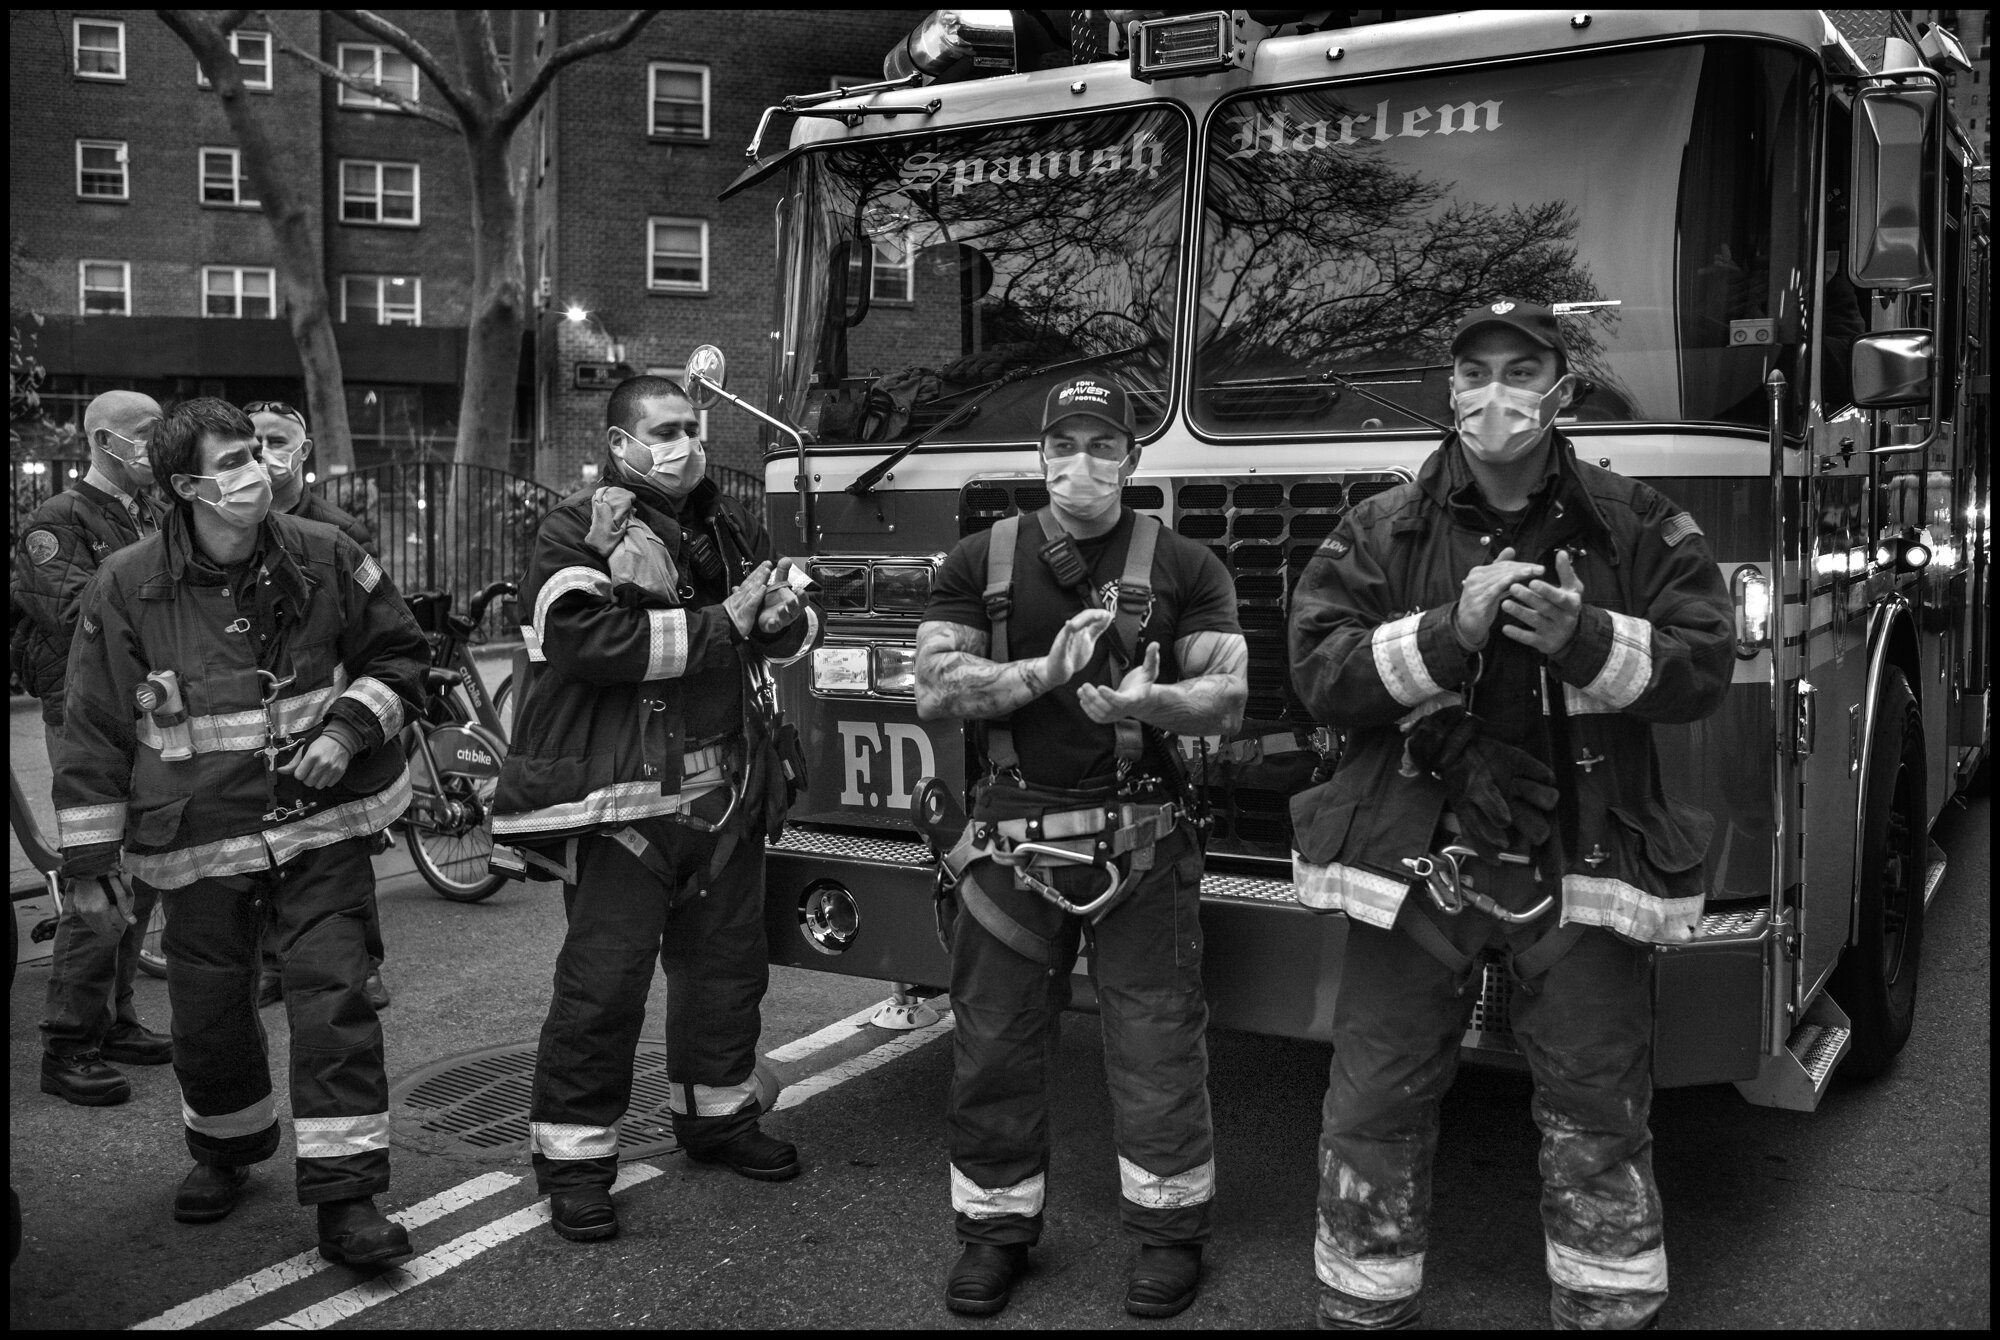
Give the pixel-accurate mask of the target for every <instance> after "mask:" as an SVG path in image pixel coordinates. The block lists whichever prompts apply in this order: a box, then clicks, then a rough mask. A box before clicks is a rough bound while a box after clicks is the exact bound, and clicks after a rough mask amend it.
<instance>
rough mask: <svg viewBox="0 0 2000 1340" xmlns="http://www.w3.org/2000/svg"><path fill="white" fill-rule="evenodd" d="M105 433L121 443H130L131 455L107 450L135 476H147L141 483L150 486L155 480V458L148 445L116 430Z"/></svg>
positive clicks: (106, 430) (111, 429)
mask: <svg viewBox="0 0 2000 1340" xmlns="http://www.w3.org/2000/svg"><path fill="white" fill-rule="evenodd" d="M104 431H105V432H107V433H109V434H111V436H113V437H115V438H117V439H118V440H119V441H120V442H125V443H129V444H130V445H131V448H132V450H131V451H130V452H129V453H127V452H122V451H112V449H111V448H110V447H106V448H105V450H106V451H109V452H111V455H112V456H113V457H114V458H116V460H117V461H118V463H119V464H120V465H122V466H124V467H125V468H126V469H127V470H130V471H131V472H132V473H133V474H136V475H143V476H145V478H144V479H143V480H142V481H141V482H142V483H148V484H150V483H151V482H152V480H153V458H152V456H151V455H150V454H149V448H148V447H147V446H146V444H145V443H144V442H136V441H133V439H131V438H129V437H127V436H125V434H123V433H121V432H119V431H118V430H117V429H116V428H107V429H105V430H104Z"/></svg>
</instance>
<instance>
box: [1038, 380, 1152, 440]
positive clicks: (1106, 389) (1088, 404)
mask: <svg viewBox="0 0 2000 1340" xmlns="http://www.w3.org/2000/svg"><path fill="white" fill-rule="evenodd" d="M1079 415H1081V416H1082V417H1084V418H1087V419H1096V420H1098V421H1099V422H1101V423H1107V424H1109V425H1111V426H1112V427H1113V428H1116V429H1118V430H1119V431H1120V432H1122V433H1124V434H1125V436H1127V437H1131V438H1136V437H1138V436H1139V430H1138V428H1137V427H1136V426H1135V425H1134V424H1133V422H1132V401H1131V399H1130V398H1129V397H1128V396H1127V395H1126V394H1125V388H1124V387H1122V386H1119V385H1118V384H1116V383H1115V382H1110V381H1106V380H1105V379H1104V378H1102V377H1071V378H1070V379H1069V380H1068V381H1066V382H1063V383H1061V384H1059V385H1058V386H1057V387H1056V388H1055V389H1054V390H1053V391H1050V392H1049V398H1048V401H1047V403H1046V404H1044V405H1043V407H1042V431H1043V432H1044V433H1046V432H1048V431H1049V429H1051V428H1053V427H1055V426H1056V425H1057V424H1058V423H1060V422H1062V421H1063V420H1064V419H1072V418H1076V417H1077V416H1079Z"/></svg>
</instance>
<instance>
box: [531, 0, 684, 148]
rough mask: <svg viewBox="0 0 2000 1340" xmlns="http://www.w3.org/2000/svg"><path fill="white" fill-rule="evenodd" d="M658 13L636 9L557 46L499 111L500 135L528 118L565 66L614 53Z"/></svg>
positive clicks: (653, 10)
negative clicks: (620, 19)
mask: <svg viewBox="0 0 2000 1340" xmlns="http://www.w3.org/2000/svg"><path fill="white" fill-rule="evenodd" d="M659 13H660V11H659V10H657V9H635V10H633V11H632V12H631V13H630V14H628V15H626V16H625V21H624V22H623V23H621V24H619V25H618V26H617V27H616V28H606V29H604V30H603V31H601V32H595V33H592V34H590V35H589V36H588V37H579V38H577V39H576V41H574V42H571V43H569V44H568V45H566V46H560V47H557V48H556V49H555V51H554V52H552V53H550V55H549V58H548V59H547V60H545V61H543V62H542V68H541V69H539V70H537V71H535V77H534V78H533V79H532V80H530V81H529V83H528V84H527V85H526V86H525V87H524V88H522V89H521V91H520V92H519V93H516V94H515V95H514V96H513V97H511V98H509V99H508V100H507V105H506V106H505V107H502V108H501V109H500V115H499V117H498V118H497V120H496V121H495V123H494V124H495V126H496V127H497V128H498V130H499V131H500V133H501V134H503V135H511V134H513V133H514V128H515V127H516V126H518V125H520V124H521V122H522V121H524V120H526V119H527V116H528V113H529V112H531V111H533V110H534V106H535V104H536V103H537V102H539V101H540V100H541V97H542V94H543V93H545V92H547V91H548V87H549V85H550V84H552V83H554V82H555V77H556V75H557V74H558V73H559V72H560V71H561V70H562V68H563V67H564V66H566V65H574V64H575V63H576V62H578V61H580V60H582V59H584V58H585V57H587V56H596V55H601V54H602V53H604V52H606V51H616V50H617V49H618V48H620V47H622V46H624V45H626V44H627V43H629V42H630V41H631V40H632V39H633V38H635V37H637V36H638V35H639V30H640V29H642V28H644V27H645V26H646V25H647V24H649V23H651V22H652V21H653V20H654V18H655V17H657V16H658V15H659ZM521 57H522V53H521V52H518V51H517V52H515V53H514V59H515V61H516V62H519V61H520V59H521ZM515 82H516V83H517V84H518V83H519V82H520V81H519V80H518V79H517V80H515Z"/></svg>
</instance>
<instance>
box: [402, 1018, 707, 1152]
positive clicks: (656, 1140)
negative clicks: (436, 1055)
mask: <svg viewBox="0 0 2000 1340" xmlns="http://www.w3.org/2000/svg"><path fill="white" fill-rule="evenodd" d="M535 1050H536V1044H535V1043H533V1042H515V1043H509V1044H508V1045H506V1046H504V1047H486V1048H483V1049H481V1050H479V1051H475V1052H465V1053H464V1054H462V1055H459V1056H447V1057H444V1058H443V1059H441V1060H437V1061H432V1062H431V1063H430V1064H429V1065H426V1066H424V1067H422V1068H421V1069H419V1070H417V1071H416V1072H415V1073H414V1074H412V1075H409V1076H408V1077H406V1078H404V1079H402V1080H399V1081H398V1082H397V1083H396V1085H395V1086H394V1087H393V1088H392V1089H390V1091H389V1106H390V1108H391V1109H392V1110H398V1109H399V1110H400V1112H401V1114H402V1115H404V1116H406V1117H408V1118H410V1119H412V1120H414V1121H415V1122H416V1123H417V1125H418V1127H419V1128H420V1129H422V1130H424V1131H426V1132H428V1133H429V1134H431V1135H433V1136H437V1137H440V1138H441V1143H443V1144H445V1145H447V1146H449V1147H450V1148H451V1152H454V1153H458V1154H472V1155H479V1156H484V1157H492V1158H502V1157H507V1156H509V1155H519V1154H525V1153H526V1152H527V1149H528V1103H529V1099H530V1096H531V1094H532V1091H533V1087H534V1079H535ZM667 1095H668V1087H667V1044H666V1043H665V1042H664V1041H663V1040H661V1039H659V1038H641V1039H640V1040H639V1050H638V1055H637V1056H636V1057H635V1058H634V1060H633V1063H632V1105H631V1106H630V1107H629V1108H628V1109H627V1110H626V1112H625V1118H624V1120H622V1121H620V1122H619V1123H618V1156H619V1157H620V1158H622V1159H632V1158H646V1157H649V1156H651V1155H654V1154H667V1153H671V1152H673V1151H674V1150H676V1149H678V1148H680V1146H679V1145H677V1144H675V1143H674V1131H673V1118H672V1117H671V1116H670V1115H669V1114H668V1111H667Z"/></svg>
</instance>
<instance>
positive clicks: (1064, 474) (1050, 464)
mask: <svg viewBox="0 0 2000 1340" xmlns="http://www.w3.org/2000/svg"><path fill="white" fill-rule="evenodd" d="M1044 462H1045V468H1046V469H1047V471H1048V482H1049V496H1050V497H1051V498H1053V499H1055V500H1056V501H1057V502H1059V503H1061V504H1062V508H1063V510H1064V511H1065V512H1068V513H1070V514H1071V515H1072V516H1075V517H1078V518H1081V519H1082V520H1085V521H1095V520H1097V519H1098V518H1100V517H1102V516H1103V515H1104V514H1105V513H1106V512H1109V511H1110V510H1111V509H1112V508H1114V507H1116V506H1117V505H1118V498H1119V495H1120V494H1121V493H1123V492H1124V483H1125V480H1124V474H1125V463H1124V462H1123V461H1101V460H1099V459H1097V457H1095V456H1092V455H1090V454H1089V453H1087V452H1078V453H1077V454H1076V455H1074V456H1067V457H1063V458H1061V459H1058V460H1052V461H1051V460H1047V458H1046V457H1045V458H1044Z"/></svg>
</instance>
